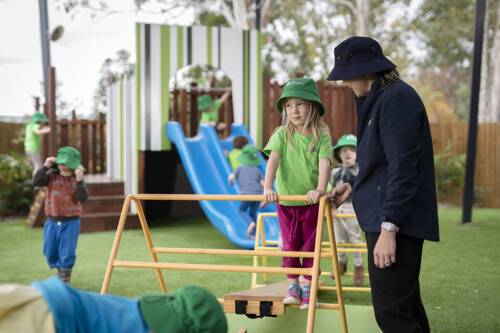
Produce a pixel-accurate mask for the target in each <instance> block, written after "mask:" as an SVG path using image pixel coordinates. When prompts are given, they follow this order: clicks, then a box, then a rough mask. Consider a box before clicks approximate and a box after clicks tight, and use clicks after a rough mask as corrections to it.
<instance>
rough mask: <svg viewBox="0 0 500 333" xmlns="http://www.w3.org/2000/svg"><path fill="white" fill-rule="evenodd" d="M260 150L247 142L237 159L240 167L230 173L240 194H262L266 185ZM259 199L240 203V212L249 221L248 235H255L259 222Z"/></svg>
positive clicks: (230, 179)
mask: <svg viewBox="0 0 500 333" xmlns="http://www.w3.org/2000/svg"><path fill="white" fill-rule="evenodd" d="M259 154H260V151H259V150H258V149H257V148H256V147H254V146H252V145H251V144H247V145H246V146H244V147H243V149H242V150H241V154H240V155H239V156H238V158H237V160H238V163H239V167H238V168H236V170H235V171H234V173H232V174H230V175H229V183H230V184H231V185H233V184H234V181H235V180H236V182H237V184H238V188H239V192H240V194H262V189H263V185H264V174H263V173H262V171H260V168H259V166H260V158H259ZM259 206H260V202H259V201H242V202H241V204H240V214H241V216H242V217H243V219H245V221H246V222H247V236H248V237H249V238H254V237H255V226H256V224H255V223H256V222H257V210H258V209H259Z"/></svg>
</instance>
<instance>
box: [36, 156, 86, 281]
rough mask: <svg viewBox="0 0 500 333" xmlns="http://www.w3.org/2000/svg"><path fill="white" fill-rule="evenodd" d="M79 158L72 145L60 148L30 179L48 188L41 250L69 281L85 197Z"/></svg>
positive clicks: (74, 258)
mask: <svg viewBox="0 0 500 333" xmlns="http://www.w3.org/2000/svg"><path fill="white" fill-rule="evenodd" d="M80 161H81V157H80V152H79V151H78V150H76V149H75V148H72V147H63V148H60V149H59V150H58V152H57V156H56V157H53V156H51V157H48V158H47V159H46V160H45V164H44V166H43V167H42V168H40V169H39V170H37V172H36V174H35V176H34V178H33V185H34V186H39V187H42V186H47V187H48V189H47V195H46V197H45V215H46V216H47V221H46V222H45V224H44V227H43V238H44V244H43V253H44V255H45V258H46V260H47V263H48V264H49V267H50V268H57V271H58V273H57V275H58V277H59V278H60V279H61V280H62V281H64V282H70V281H71V272H72V269H73V266H74V264H75V261H76V246H77V242H78V237H79V235H80V215H81V212H82V205H81V203H82V202H84V201H86V200H87V198H88V193H87V187H86V186H85V183H84V179H83V178H84V177H83V167H82V166H81V165H80ZM55 166H57V167H56V168H55Z"/></svg>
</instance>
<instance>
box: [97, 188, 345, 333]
mask: <svg viewBox="0 0 500 333" xmlns="http://www.w3.org/2000/svg"><path fill="white" fill-rule="evenodd" d="M145 200H163V201H200V200H212V201H222V200H237V201H265V197H264V196H263V195H210V194H134V195H128V196H127V197H126V198H125V201H124V203H123V207H122V212H121V215H120V220H119V222H118V226H117V228H116V233H115V238H114V241H113V246H112V249H111V254H110V256H109V260H108V265H107V268H106V273H105V275H104V281H103V284H102V288H101V293H102V294H103V293H106V292H107V291H108V288H109V284H110V281H111V275H112V272H113V269H114V268H115V267H121V268H150V269H154V270H155V273H156V277H157V279H158V282H159V285H160V289H161V290H162V291H163V292H167V285H166V283H165V280H164V277H163V274H162V271H161V270H162V269H172V270H192V271H211V272H248V273H268V274H301V275H311V276H312V279H311V297H310V300H309V308H308V313H307V324H306V332H307V333H312V332H313V331H314V321H315V316H316V308H325V309H333V310H338V311H339V312H340V322H341V328H342V332H343V333H347V319H346V313H345V306H344V298H343V294H342V283H341V281H340V274H339V267H338V262H337V248H336V243H335V236H334V230H333V224H332V217H331V212H330V204H329V202H328V201H327V200H326V199H325V198H324V197H323V198H321V199H320V201H319V211H318V222H317V229H316V239H315V251H314V252H296V251H276V250H260V249H256V250H223V249H193V248H189V249H185V248H169V247H155V246H154V245H153V240H152V237H151V232H150V231H149V227H148V224H147V221H146V216H145V214H144V210H143V209H142V205H141V201H145ZM279 200H286V201H307V197H306V196H305V195H286V196H280V197H279ZM131 201H134V203H135V206H136V209H137V214H138V216H139V220H140V223H141V227H142V231H143V233H144V237H145V239H146V246H147V248H148V251H149V253H150V255H151V259H152V261H151V262H149V261H131V260H117V259H116V257H117V253H118V248H119V246H120V241H121V237H122V234H123V230H124V226H125V221H126V219H127V213H128V211H129V208H130V202H131ZM325 215H326V217H327V219H326V221H327V226H328V237H329V240H330V244H331V246H330V247H329V248H328V249H324V248H323V246H322V239H323V223H324V218H323V217H324V216H325ZM323 251H326V252H327V253H325V255H323V253H322V252H323ZM158 253H177V254H180V253H182V254H208V255H214V254H217V255H233V256H254V257H255V256H286V257H308V258H313V267H311V268H283V267H267V266H258V265H255V264H253V265H215V264H192V263H168V262H159V261H158V256H157V254H158ZM323 256H326V257H330V258H331V260H332V267H333V273H334V276H335V281H337V283H336V284H335V291H336V294H337V302H338V303H319V304H318V305H317V306H316V300H317V292H318V280H319V276H320V260H321V257H323ZM220 301H221V300H220V299H219V302H220Z"/></svg>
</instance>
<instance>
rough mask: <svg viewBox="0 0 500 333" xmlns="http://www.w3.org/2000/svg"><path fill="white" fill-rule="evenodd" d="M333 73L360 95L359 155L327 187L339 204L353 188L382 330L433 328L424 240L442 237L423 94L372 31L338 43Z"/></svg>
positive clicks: (374, 300)
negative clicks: (345, 175) (342, 181)
mask: <svg viewBox="0 0 500 333" xmlns="http://www.w3.org/2000/svg"><path fill="white" fill-rule="evenodd" d="M334 52H335V66H334V68H333V70H332V71H331V73H330V75H329V77H328V80H343V81H344V83H345V84H346V85H347V86H349V87H350V88H352V90H353V91H354V94H355V95H356V97H355V100H356V111H357V114H358V127H357V137H358V147H357V162H358V164H359V174H358V176H357V178H356V179H355V180H354V182H353V184H350V185H344V186H340V187H336V188H335V189H334V190H333V191H332V193H331V194H330V195H329V196H330V198H331V200H332V201H333V203H334V204H335V205H338V204H340V203H342V202H343V200H344V198H345V197H346V195H347V194H349V193H350V192H351V187H352V201H353V205H354V209H355V211H356V215H357V218H358V221H359V224H360V226H361V228H362V229H363V231H364V232H365V236H366V242H367V246H368V268H369V273H370V283H371V288H372V299H373V308H374V311H375V318H376V319H377V323H378V325H379V327H380V328H381V329H382V331H383V332H398V333H399V332H429V331H430V328H429V323H428V320H427V316H426V314H425V309H424V306H423V304H422V300H421V297H420V287H419V273H420V262H421V258H422V246H423V241H424V240H431V241H438V240H439V230H438V217H437V203H436V186H435V178H434V157H433V152H432V140H431V133H430V129H429V122H428V119H427V115H426V112H425V108H424V105H423V103H422V101H421V99H420V97H419V96H418V94H417V93H416V92H415V90H413V88H412V87H410V86H409V85H408V84H407V83H405V82H404V81H402V80H400V79H399V74H398V72H397V70H396V65H394V64H393V63H392V62H391V61H389V60H388V59H387V58H386V57H385V56H384V54H383V51H382V48H381V47H380V45H379V43H378V42H377V41H375V40H374V39H372V38H369V37H351V38H348V39H347V40H345V41H343V42H342V43H340V44H339V45H338V46H337V47H336V48H335V50H334Z"/></svg>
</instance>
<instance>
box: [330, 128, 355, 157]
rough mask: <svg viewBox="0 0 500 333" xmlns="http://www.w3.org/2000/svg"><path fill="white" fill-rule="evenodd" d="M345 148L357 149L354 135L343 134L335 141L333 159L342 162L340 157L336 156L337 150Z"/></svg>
mask: <svg viewBox="0 0 500 333" xmlns="http://www.w3.org/2000/svg"><path fill="white" fill-rule="evenodd" d="M346 146H352V147H357V146H358V139H357V138H356V136H355V135H353V134H344V135H342V136H341V137H340V138H339V141H337V144H336V145H335V146H334V147H333V157H335V159H336V160H337V161H338V162H340V163H342V160H341V159H340V156H339V154H338V150H339V149H340V148H342V147H346Z"/></svg>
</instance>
